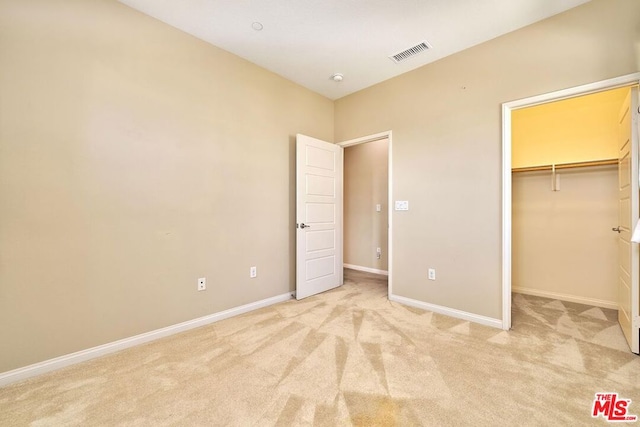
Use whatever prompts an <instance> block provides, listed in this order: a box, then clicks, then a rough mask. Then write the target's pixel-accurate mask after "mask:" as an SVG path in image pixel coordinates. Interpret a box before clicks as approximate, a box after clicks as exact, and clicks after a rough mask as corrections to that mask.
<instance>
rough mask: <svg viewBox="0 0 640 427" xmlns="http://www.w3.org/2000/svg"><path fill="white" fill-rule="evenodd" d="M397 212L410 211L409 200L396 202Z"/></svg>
mask: <svg viewBox="0 0 640 427" xmlns="http://www.w3.org/2000/svg"><path fill="white" fill-rule="evenodd" d="M396 210H397V211H408V210H409V202H408V201H407V200H396Z"/></svg>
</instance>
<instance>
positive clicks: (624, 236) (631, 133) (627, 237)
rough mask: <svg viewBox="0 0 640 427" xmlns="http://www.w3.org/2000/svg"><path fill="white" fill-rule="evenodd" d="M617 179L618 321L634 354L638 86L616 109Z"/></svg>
mask: <svg viewBox="0 0 640 427" xmlns="http://www.w3.org/2000/svg"><path fill="white" fill-rule="evenodd" d="M618 135H619V136H618V148H619V155H618V158H619V163H618V175H619V182H620V195H619V199H620V206H619V221H620V223H619V230H620V231H619V233H620V234H619V236H620V237H619V242H618V245H619V261H618V262H619V264H620V265H619V274H618V322H619V323H620V327H621V328H622V332H623V333H624V336H625V338H626V339H627V342H628V343H629V347H630V348H631V351H632V352H634V353H638V351H639V348H638V341H639V339H640V318H639V317H638V307H639V306H640V296H639V292H638V290H639V288H640V284H639V282H638V281H639V280H640V276H639V274H638V269H639V267H640V257H638V252H639V249H638V244H637V243H632V242H631V233H632V232H633V227H634V226H635V224H636V222H637V220H638V198H639V195H638V187H639V185H638V184H639V180H640V177H639V176H638V89H637V87H635V88H631V90H630V91H629V95H628V96H627V98H626V99H625V101H624V104H623V106H622V108H621V109H620V115H619V121H618Z"/></svg>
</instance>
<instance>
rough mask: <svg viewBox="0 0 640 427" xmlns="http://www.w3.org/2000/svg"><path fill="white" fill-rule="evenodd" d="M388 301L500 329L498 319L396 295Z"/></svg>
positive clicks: (391, 296)
mask: <svg viewBox="0 0 640 427" xmlns="http://www.w3.org/2000/svg"><path fill="white" fill-rule="evenodd" d="M389 299H390V300H391V301H395V302H399V303H400V304H404V305H408V306H410V307H416V308H421V309H423V310H428V311H433V312H434V313H438V314H444V315H445V316H450V317H455V318H456V319H462V320H467V321H469V322H474V323H479V324H481V325H485V326H491V327H493V328H498V329H502V320H499V319H494V318H491V317H486V316H481V315H479V314H473V313H469V312H466V311H461V310H456V309H454V308H449V307H443V306H441V305H436V304H429V303H427V302H422V301H418V300H415V299H411V298H405V297H401V296H398V295H389Z"/></svg>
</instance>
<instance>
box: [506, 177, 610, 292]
mask: <svg viewBox="0 0 640 427" xmlns="http://www.w3.org/2000/svg"><path fill="white" fill-rule="evenodd" d="M617 225H618V168H617V167H616V166H605V167H590V168H581V169H565V170H562V171H560V191H557V192H556V191H551V173H550V172H523V173H517V174H514V176H513V228H512V230H513V271H512V285H513V290H514V291H522V292H526V293H534V294H537V295H542V296H553V295H554V294H559V295H555V296H556V297H559V298H560V299H568V300H570V301H571V300H573V301H576V302H584V303H590V304H597V305H603V303H608V304H609V305H615V303H616V300H617V294H618V292H617V286H616V284H617V273H618V267H617V266H618V233H614V232H612V231H611V228H612V227H615V226H617Z"/></svg>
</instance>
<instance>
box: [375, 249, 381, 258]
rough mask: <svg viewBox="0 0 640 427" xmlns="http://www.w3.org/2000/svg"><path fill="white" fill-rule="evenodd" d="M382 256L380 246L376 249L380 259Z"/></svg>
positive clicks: (377, 256)
mask: <svg viewBox="0 0 640 427" xmlns="http://www.w3.org/2000/svg"><path fill="white" fill-rule="evenodd" d="M380 257H382V249H380V248H378V249H376V258H378V259H380Z"/></svg>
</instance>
